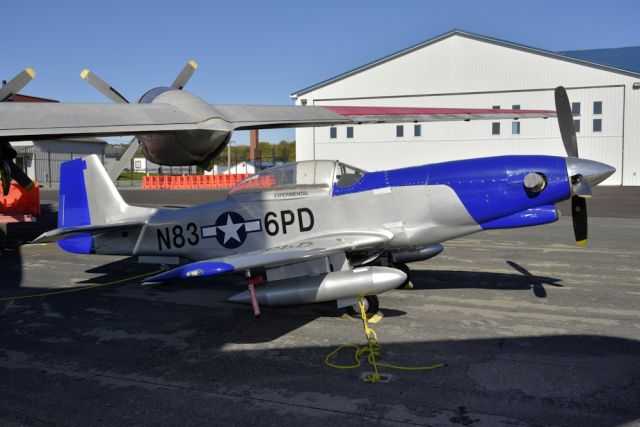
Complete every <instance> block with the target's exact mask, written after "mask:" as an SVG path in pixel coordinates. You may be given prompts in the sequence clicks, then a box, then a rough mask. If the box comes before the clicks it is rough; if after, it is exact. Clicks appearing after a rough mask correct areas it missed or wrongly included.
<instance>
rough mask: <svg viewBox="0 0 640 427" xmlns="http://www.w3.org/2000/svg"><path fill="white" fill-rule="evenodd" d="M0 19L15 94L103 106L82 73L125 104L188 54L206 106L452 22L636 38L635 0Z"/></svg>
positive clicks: (227, 6)
mask: <svg viewBox="0 0 640 427" xmlns="http://www.w3.org/2000/svg"><path fill="white" fill-rule="evenodd" d="M0 15H1V16H2V18H3V19H2V25H1V26H0V78H2V79H9V78H11V77H13V76H14V75H15V74H17V73H18V72H19V71H20V70H22V69H23V68H25V67H27V66H31V67H33V68H34V69H35V71H36V73H37V76H36V78H35V80H33V81H32V82H31V83H30V84H29V86H28V87H27V88H25V90H23V93H25V94H29V95H34V96H42V97H45V98H53V99H58V100H60V101H63V102H110V101H109V100H108V99H106V98H104V97H103V96H102V95H101V94H100V93H98V92H97V91H95V90H94V89H93V88H92V87H91V86H89V85H88V84H87V83H85V82H84V81H82V79H81V78H80V77H79V74H80V71H81V70H82V69H83V68H89V69H90V70H91V71H93V72H95V73H96V74H97V75H99V76H100V77H102V78H103V79H104V80H106V81H108V82H109V83H110V84H111V85H112V86H114V87H115V88H116V89H117V90H118V91H120V92H121V93H122V94H123V95H124V96H125V97H127V98H128V99H129V100H130V101H133V100H135V99H137V98H138V97H139V96H140V95H142V94H143V93H144V92H146V91H147V90H148V89H150V88H152V87H155V86H168V85H170V84H171V83H172V82H173V79H174V78H175V77H176V75H177V73H178V72H179V71H180V70H181V68H182V67H183V66H184V64H185V63H186V62H187V61H188V60H189V59H195V60H196V61H197V62H198V64H199V68H198V70H197V71H196V73H195V74H194V76H193V77H192V79H191V81H190V82H189V84H188V85H187V87H186V90H188V91H190V92H193V93H195V94H197V95H199V96H201V97H202V98H204V99H205V100H207V101H209V102H211V103H227V104H234V103H248V104H291V100H290V99H289V94H290V93H292V92H294V91H296V90H298V89H301V88H304V87H307V86H309V85H312V84H314V83H317V82H320V81H322V80H325V79H327V78H329V77H332V76H334V75H336V74H340V73H342V72H344V71H347V70H349V69H352V68H354V67H357V66H359V65H362V64H365V63H367V62H370V61H372V60H375V59H378V58H381V57H383V56H386V55H388V54H390V53H393V52H395V51H398V50H402V49H404V48H406V47H409V46H411V45H414V44H416V43H420V42H422V41H424V40H428V39H430V38H432V37H434V36H437V35H440V34H443V33H446V32H448V31H450V30H452V29H454V28H458V29H461V30H465V31H469V32H473V33H478V34H482V35H486V36H490V37H495V38H499V39H504V40H508V41H513V42H516V43H522V44H526V45H530V46H533V47H538V48H543V49H548V50H553V51H559V50H578V49H596V48H607V47H624V46H637V45H640V25H638V22H639V21H640V19H639V18H640V8H639V7H638V2H637V1H615V0H610V1H606V2H603V1H591V0H582V1H562V0H555V1H547V0H537V1H529V2H524V1H514V0H509V1H479V0H475V1H472V0H469V1H444V0H440V1H427V0H423V1H418V0H415V1H413V0H396V1H377V0H367V1H360V0H352V1H349V0H341V1H340V0H322V1H305V0H297V1H288V0H287V1H277V0H271V1H264V0H263V1H243V0H233V1H231V0H227V1H205V0H201V1H200V0H181V1H171V2H170V1H159V0H156V1H151V0H125V1H122V0H108V1H106V0H105V1H91V0H83V1H76V0H57V1H54V0H30V1H24V0H5V1H3V2H2V3H0ZM293 138H294V131H293V130H271V131H262V132H261V138H260V139H261V140H263V141H264V140H268V141H270V142H278V141H279V140H281V139H287V140H291V139H293ZM234 140H236V141H237V142H238V143H247V142H248V133H246V132H238V133H237V134H236V135H234Z"/></svg>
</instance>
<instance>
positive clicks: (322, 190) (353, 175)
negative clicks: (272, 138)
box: [229, 160, 365, 200]
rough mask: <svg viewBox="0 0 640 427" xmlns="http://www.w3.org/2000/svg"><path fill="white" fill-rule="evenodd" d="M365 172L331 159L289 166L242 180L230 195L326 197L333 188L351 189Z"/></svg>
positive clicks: (249, 197) (241, 196)
mask: <svg viewBox="0 0 640 427" xmlns="http://www.w3.org/2000/svg"><path fill="white" fill-rule="evenodd" d="M364 173H365V172H364V171H363V170H360V169H357V168H354V167H352V166H349V165H346V164H344V163H340V162H337V161H334V160H307V161H302V162H297V163H289V164H286V165H282V166H275V167H272V168H269V169H265V170H263V171H262V172H260V173H258V174H256V175H252V176H250V177H247V178H245V179H243V180H242V181H240V182H238V183H237V184H236V185H235V186H233V188H231V190H230V191H229V196H230V197H234V198H241V199H244V200H250V199H260V200H263V199H265V198H269V199H273V198H275V199H279V198H297V197H313V196H315V197H320V196H328V195H330V194H331V189H332V187H333V186H334V185H336V186H338V187H348V186H351V185H353V184H355V183H356V182H358V181H359V180H360V178H362V176H363V175H364ZM260 195H263V196H266V197H263V196H260Z"/></svg>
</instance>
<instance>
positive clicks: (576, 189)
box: [555, 86, 592, 246]
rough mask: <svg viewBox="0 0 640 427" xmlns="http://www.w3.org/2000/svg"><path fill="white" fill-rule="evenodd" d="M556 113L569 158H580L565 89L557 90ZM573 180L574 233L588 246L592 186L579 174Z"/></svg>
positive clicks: (577, 239)
mask: <svg viewBox="0 0 640 427" xmlns="http://www.w3.org/2000/svg"><path fill="white" fill-rule="evenodd" d="M555 100H556V113H557V116H558V125H559V126H560V134H561V135H562V142H563V143H564V148H565V150H566V151H567V156H569V157H574V158H579V156H578V140H577V138H576V129H575V126H574V122H573V113H572V112H571V104H570V103H569V97H568V96H567V91H566V90H565V88H564V87H562V86H558V87H557V88H556V90H555ZM569 179H570V180H571V192H572V193H573V196H572V197H571V216H572V218H573V232H574V234H575V237H576V243H577V244H578V245H580V246H584V245H586V244H587V234H588V233H587V229H588V224H587V222H588V221H587V202H586V200H585V199H588V198H590V197H591V193H592V191H591V185H589V182H588V181H587V180H586V179H584V178H583V176H582V175H580V174H577V175H573V176H570V177H569Z"/></svg>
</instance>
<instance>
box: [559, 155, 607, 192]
mask: <svg viewBox="0 0 640 427" xmlns="http://www.w3.org/2000/svg"><path fill="white" fill-rule="evenodd" d="M566 161H567V175H568V176H569V177H574V176H576V175H581V176H582V177H583V179H585V180H586V181H587V182H588V183H589V185H590V186H591V187H595V186H596V185H598V184H600V183H601V182H602V181H604V180H605V179H607V178H609V177H610V176H611V175H613V173H614V172H615V171H616V168H614V167H613V166H609V165H607V164H605V163H600V162H596V161H594V160H587V159H579V158H576V157H567V158H566Z"/></svg>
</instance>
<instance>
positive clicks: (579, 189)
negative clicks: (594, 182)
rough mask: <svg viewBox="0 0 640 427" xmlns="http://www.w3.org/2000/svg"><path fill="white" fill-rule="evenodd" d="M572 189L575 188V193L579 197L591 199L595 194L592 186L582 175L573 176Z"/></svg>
mask: <svg viewBox="0 0 640 427" xmlns="http://www.w3.org/2000/svg"><path fill="white" fill-rule="evenodd" d="M571 181H572V183H571V189H572V190H573V194H575V195H576V196H578V197H582V198H583V199H590V198H591V196H592V195H593V193H592V191H591V186H590V185H589V182H588V181H587V180H586V179H584V178H583V177H582V175H577V176H575V177H573V178H572V180H571Z"/></svg>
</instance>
